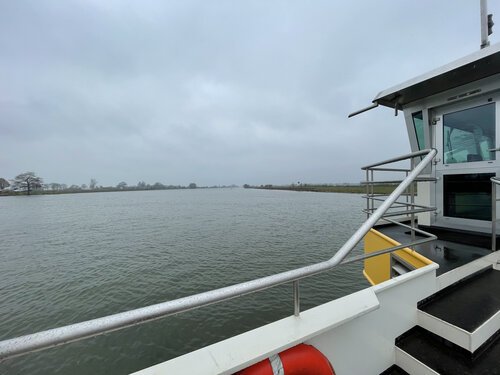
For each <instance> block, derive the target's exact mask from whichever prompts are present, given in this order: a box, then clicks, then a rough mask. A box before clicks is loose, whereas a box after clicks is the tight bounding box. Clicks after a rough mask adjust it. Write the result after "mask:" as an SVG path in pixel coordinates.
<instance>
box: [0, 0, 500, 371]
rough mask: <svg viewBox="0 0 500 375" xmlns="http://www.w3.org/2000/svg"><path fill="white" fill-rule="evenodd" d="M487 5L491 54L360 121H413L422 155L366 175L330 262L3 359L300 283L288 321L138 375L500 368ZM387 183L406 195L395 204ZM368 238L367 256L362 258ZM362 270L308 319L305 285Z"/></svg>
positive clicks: (496, 60) (497, 121)
mask: <svg viewBox="0 0 500 375" xmlns="http://www.w3.org/2000/svg"><path fill="white" fill-rule="evenodd" d="M481 3H482V8H481V20H482V44H481V49H480V50H478V51H477V52H474V53H472V54H470V55H468V56H465V57H463V58H461V59H459V60H457V61H453V62H451V63H449V64H447V65H445V66H442V67H440V68H438V69H435V70H433V71H431V72H428V73H426V74H424V75H421V76H419V77H416V78H414V79H411V80H409V81H407V82H404V83H402V84H400V85H397V86H395V87H392V88H390V89H387V90H384V91H382V92H380V93H379V94H378V95H377V96H376V97H375V98H374V100H373V104H372V105H371V106H370V107H368V108H365V109H363V110H360V111H357V112H355V113H353V114H351V116H353V115H360V114H361V113H362V112H365V111H367V110H370V109H373V108H375V107H377V106H385V107H389V108H391V109H392V110H394V112H395V114H396V115H397V114H398V113H402V114H403V116H404V120H405V123H406V129H407V132H408V136H409V140H410V145H411V150H410V151H411V152H410V153H408V154H406V155H403V156H399V157H394V158H391V159H388V160H386V161H383V162H379V163H374V164H371V165H369V166H365V167H363V168H362V169H363V170H364V171H365V174H366V181H365V182H364V184H365V185H366V194H365V198H366V208H365V210H364V211H365V213H366V221H365V222H364V223H363V224H362V225H361V226H360V227H359V229H358V230H357V231H356V232H355V233H354V234H353V235H352V237H351V238H350V239H349V240H348V241H347V242H346V243H345V244H344V245H343V246H342V247H341V248H340V249H339V250H338V251H337V252H336V253H335V255H334V256H333V257H332V258H331V259H329V260H326V261H323V262H320V263H316V264H313V265H310V266H306V267H302V268H299V269H295V270H291V271H287V272H283V273H279V274H275V275H271V276H268V277H263V278H260V279H256V280H252V281H248V282H244V283H241V284H237V285H232V286H228V287H225V288H221V289H217V290H212V291H208V292H205V293H200V294H197V295H193V296H188V297H184V298H180V299H177V300H173V301H167V302H164V303H160V304H156V305H152V306H147V307H143V308H140V309H136V310H131V311H127V312H122V313H118V314H115V315H111V316H106V317H102V318H98V319H93V320H90V321H86V322H81V323H77V324H73V325H69V326H65V327H59V328H54V329H51V330H48V331H43V332H39V333H34V334H31V335H26V336H22V337H18V338H13V339H9V340H4V341H1V342H0V358H1V359H5V358H11V357H14V356H18V355H22V354H25V353H29V352H33V351H37V350H42V349H45V348H49V347H53V346H57V345H62V344H65V343H68V342H72V341H76V340H81V339H84V338H88V337H92V336H96V335H99V334H103V333H107V332H111V331H114V330H118V329H122V328H125V327H129V326H132V325H136V324H141V323H145V322H148V321H151V320H154V319H159V318H163V317H165V316H167V315H173V314H179V313H182V312H184V311H187V310H191V309H194V308H201V307H203V306H206V305H209V304H213V303H217V302H221V301H225V300H228V299H231V298H236V297H239V296H241V295H245V294H249V293H255V292H258V291H260V290H263V289H267V288H272V287H275V286H277V285H282V284H290V285H291V286H292V288H291V293H290V298H293V300H294V311H293V312H292V311H291V312H290V316H289V317H286V318H284V319H282V320H279V321H276V322H273V323H271V324H268V325H265V326H263V327H260V328H257V329H254V330H252V331H249V332H246V333H243V334H241V335H238V336H235V337H231V338H229V339H227V340H224V341H221V342H218V343H215V344H213V345H210V346H207V347H204V348H202V349H200V350H196V351H194V352H191V353H188V354H185V355H183V356H180V357H178V358H175V359H172V360H169V361H166V362H164V363H160V364H157V365H155V366H152V367H150V368H146V369H143V370H141V371H139V372H137V373H136V374H137V375H153V374H154V375H159V374H190V375H195V374H235V373H239V374H245V375H252V374H287V375H289V374H337V375H342V374H406V373H409V374H497V373H500V340H499V336H500V266H499V261H500V259H499V252H498V251H497V250H498V241H497V237H498V236H497V222H498V215H497V213H498V212H497V211H498V210H497V207H498V200H499V199H498V198H497V193H498V185H500V178H499V176H498V175H499V173H500V155H499V154H497V153H498V152H499V151H500V147H499V146H500V116H497V113H500V44H495V45H491V46H490V45H489V42H488V34H489V32H488V27H489V28H491V26H492V20H491V17H490V16H488V15H487V12H486V4H485V1H482V2H481ZM402 164H403V165H402ZM396 175H400V176H401V177H400V178H399V177H396ZM384 176H386V177H384ZM379 184H385V185H387V184H394V185H395V186H396V187H395V189H394V191H393V192H392V193H391V194H388V195H382V194H377V193H376V192H377V190H376V188H375V187H376V186H377V185H379ZM361 241H364V254H363V255H361V256H352V255H350V254H351V252H352V250H353V248H354V247H355V246H356V245H357V244H358V243H360V242H361ZM356 261H360V262H364V270H363V273H364V275H365V277H366V279H367V280H368V281H369V282H370V284H371V286H370V287H368V288H366V289H364V290H361V291H359V292H356V293H353V294H350V295H347V296H345V297H343V298H340V299H336V300H333V301H330V302H328V303H325V304H322V305H320V306H317V307H314V308H312V309H309V310H306V311H301V309H300V285H299V282H300V280H301V279H304V278H307V277H309V276H311V275H315V274H318V273H322V272H328V271H329V270H331V269H333V268H335V267H337V266H338V265H341V264H345V263H348V262H356ZM292 290H293V294H292Z"/></svg>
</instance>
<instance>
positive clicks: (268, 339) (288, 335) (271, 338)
mask: <svg viewBox="0 0 500 375" xmlns="http://www.w3.org/2000/svg"><path fill="white" fill-rule="evenodd" d="M378 307H379V302H378V300H377V297H376V295H375V292H374V291H373V288H368V289H364V290H362V291H360V292H357V293H353V294H350V295H348V296H346V297H343V298H339V299H337V300H334V301H331V302H328V303H325V304H323V305H321V306H318V307H316V308H313V309H310V310H307V311H305V312H303V313H301V314H300V316H299V317H296V316H290V317H288V318H285V319H281V320H279V321H277V322H274V323H271V324H268V325H266V326H263V327H259V328H257V329H254V330H252V331H249V332H246V333H243V334H241V335H238V336H234V337H231V338H229V339H227V340H224V341H221V342H218V343H216V344H213V345H210V346H207V347H205V348H203V349H200V350H197V351H194V352H192V353H188V354H186V355H183V356H180V357H178V358H175V359H173V360H170V361H167V362H164V363H161V364H158V365H156V366H152V367H150V368H147V369H144V370H141V371H139V372H137V373H135V375H159V374H165V375H166V374H190V375H198V374H199V375H202V374H203V375H206V374H232V373H234V372H235V371H238V370H241V369H244V368H246V367H248V366H250V365H252V364H254V363H256V362H259V361H261V360H263V359H265V358H268V357H270V356H271V355H273V354H276V353H279V352H281V351H283V350H285V349H288V348H290V347H292V346H295V345H297V344H299V343H302V342H304V341H306V340H308V339H310V338H311V337H315V336H317V335H321V334H322V333H324V332H325V331H327V330H332V329H335V327H337V326H339V325H342V324H345V323H346V322H348V321H350V320H352V319H356V318H358V317H360V316H363V315H365V314H367V313H369V312H370V311H373V310H375V309H377V308H378Z"/></svg>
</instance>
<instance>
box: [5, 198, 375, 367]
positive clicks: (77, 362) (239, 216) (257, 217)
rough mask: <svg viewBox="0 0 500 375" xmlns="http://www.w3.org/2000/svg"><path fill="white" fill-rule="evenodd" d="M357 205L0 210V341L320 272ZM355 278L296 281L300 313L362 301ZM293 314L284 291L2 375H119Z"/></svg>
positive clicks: (136, 330)
mask: <svg viewBox="0 0 500 375" xmlns="http://www.w3.org/2000/svg"><path fill="white" fill-rule="evenodd" d="M362 205H363V202H362V199H361V197H360V196H359V195H351V194H333V193H331V194H321V193H297V192H286V191H265V190H246V189H211V190H205V189H197V190H173V191H148V192H121V193H93V194H72V195H52V196H51V195H45V196H32V197H1V198H0V215H1V230H0V243H1V244H2V246H1V250H0V251H1V255H2V262H0V275H1V277H0V319H1V320H0V339H7V338H12V337H15V336H19V335H23V334H28V333H33V332H36V331H40V330H45V329H49V328H54V327H57V326H60V325H65V324H70V323H76V322H79V321H82V320H87V319H92V318H97V317H100V316H103V315H107V314H112V313H116V312H121V311H126V310H130V309H134V308H138V307H142V306H146V305H149V304H154V303H159V302H163V301H166V300H170V299H174V298H179V297H182V296H186V295H189V294H193V293H198V292H202V291H206V290H209V289H212V288H218V287H222V286H227V285H230V284H233V283H237V282H241V281H245V280H250V279H253V278H256V277H260V276H266V275H270V274H272V273H275V272H279V271H285V270H289V269H293V268H296V267H299V266H303V265H307V264H310V263H314V262H318V261H321V260H325V259H327V258H329V257H331V256H332V255H333V253H334V251H336V250H337V249H338V248H339V247H340V246H342V244H343V243H344V242H345V241H346V240H347V239H348V238H349V236H350V235H351V234H352V233H353V232H354V231H355V230H356V229H357V227H358V226H359V224H360V223H361V222H362V220H363V216H362V214H361V209H362ZM359 252H360V249H357V250H356V253H359ZM361 270H362V264H360V263H357V264H351V265H348V266H342V267H340V268H338V269H337V270H335V271H333V272H330V273H327V274H324V275H319V276H315V277H312V278H309V279H307V280H304V281H301V297H302V300H301V303H302V309H308V308H311V307H313V306H315V305H318V304H320V303H323V302H326V301H328V300H330V299H333V298H338V297H340V296H343V295H345V294H348V293H351V292H353V291H355V290H359V289H362V288H364V287H366V286H367V284H366V281H365V280H364V279H363V277H362V273H361ZM292 313H293V303H292V288H291V285H285V286H281V287H278V288H274V289H272V290H268V291H264V292H260V293H258V294H254V295H250V296H245V297H242V298H239V299H236V300H232V301H228V302H224V303H221V304H218V305H213V306H209V307H207V308H202V309H199V310H195V311H191V312H188V313H185V314H182V315H180V316H174V317H167V318H165V319H162V320H158V321H155V322H151V323H146V324H144V325H141V326H138V327H132V328H128V329H125V330H122V331H118V332H114V333H110V334H107V335H104V336H100V337H97V338H93V339H87V340H84V341H81V342H77V343H72V344H68V345H65V346H62V347H59V348H54V349H49V350H46V351H43V352H37V353H32V354H28V355H25V356H22V357H18V358H13V359H10V360H7V361H4V362H2V363H0V373H1V374H10V373H12V374H18V373H27V374H55V373H59V374H125V373H129V372H133V371H136V370H139V369H141V368H144V367H147V366H151V365H153V364H156V363H159V362H162V361H165V360H167V359H170V358H172V357H175V356H178V355H180V354H183V353H186V352H188V351H191V350H194V349H198V348H200V347H202V346H205V345H208V344H211V343H214V342H217V341H220V340H222V339H224V338H227V337H230V336H232V335H235V334H238V333H241V332H244V331H247V330H249V329H252V328H255V327H257V326H260V325H262V324H264V323H268V322H271V321H274V320H277V319H280V318H283V317H285V316H287V315H291V314H292Z"/></svg>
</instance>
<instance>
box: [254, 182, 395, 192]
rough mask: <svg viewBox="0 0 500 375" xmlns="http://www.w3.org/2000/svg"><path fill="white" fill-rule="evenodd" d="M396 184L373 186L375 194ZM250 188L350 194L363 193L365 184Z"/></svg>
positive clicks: (389, 189) (390, 190)
mask: <svg viewBox="0 0 500 375" xmlns="http://www.w3.org/2000/svg"><path fill="white" fill-rule="evenodd" d="M395 187H396V185H378V186H375V188H374V192H375V193H376V194H390V193H392V191H393V190H394V188H395ZM247 188H251V189H265V190H290V191H312V192H316V193H351V194H364V193H366V186H365V185H326V184H325V185H313V184H301V185H261V186H248V187H247Z"/></svg>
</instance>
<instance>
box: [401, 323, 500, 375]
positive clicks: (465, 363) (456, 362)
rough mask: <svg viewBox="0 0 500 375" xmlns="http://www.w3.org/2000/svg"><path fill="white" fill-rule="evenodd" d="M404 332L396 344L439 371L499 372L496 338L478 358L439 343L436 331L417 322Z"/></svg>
mask: <svg viewBox="0 0 500 375" xmlns="http://www.w3.org/2000/svg"><path fill="white" fill-rule="evenodd" d="M404 336H405V337H401V338H400V339H399V340H398V342H397V343H396V345H397V346H398V347H399V348H401V349H402V350H404V351H405V352H407V353H408V354H410V355H411V356H413V357H414V358H415V359H417V360H419V361H421V362H423V363H425V364H426V365H427V366H428V367H430V368H432V369H433V370H434V371H436V372H437V373H439V374H442V375H448V374H449V375H452V374H453V375H456V374H464V375H479V374H500V368H499V358H500V340H496V341H495V342H494V343H493V344H492V345H491V346H489V347H488V348H487V349H486V350H485V352H484V353H482V355H481V356H480V357H479V358H477V359H476V360H474V361H471V360H468V359H467V356H466V355H463V353H462V352H461V350H457V348H456V347H454V346H452V345H443V344H442V342H441V341H440V339H439V338H438V337H437V336H436V335H434V334H432V333H430V332H428V331H426V330H425V329H423V328H421V327H419V326H416V327H414V328H412V329H411V330H410V331H408V332H407V334H405V335H404ZM463 350H465V349H463Z"/></svg>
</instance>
